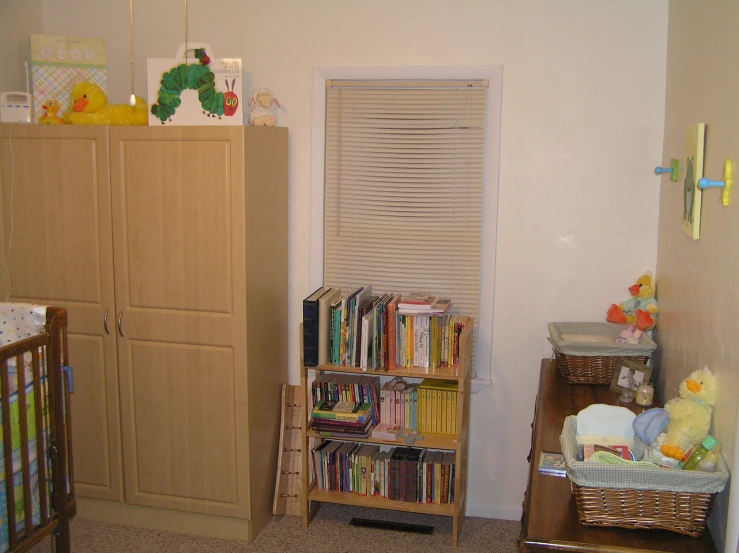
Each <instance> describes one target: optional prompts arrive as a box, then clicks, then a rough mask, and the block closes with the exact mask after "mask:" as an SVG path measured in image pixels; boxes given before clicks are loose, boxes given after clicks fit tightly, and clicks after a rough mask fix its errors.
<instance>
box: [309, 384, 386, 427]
mask: <svg viewBox="0 0 739 553" xmlns="http://www.w3.org/2000/svg"><path fill="white" fill-rule="evenodd" d="M311 396H312V400H313V405H314V406H315V405H316V404H317V403H318V402H319V401H321V400H330V401H333V402H337V401H351V402H355V403H360V404H362V403H369V404H370V405H372V421H373V423H375V424H377V423H378V422H379V420H380V377H379V376H370V375H363V374H337V373H328V372H324V373H321V374H319V375H318V376H317V377H316V378H315V379H314V380H313V382H312V384H311Z"/></svg>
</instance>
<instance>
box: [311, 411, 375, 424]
mask: <svg viewBox="0 0 739 553" xmlns="http://www.w3.org/2000/svg"><path fill="white" fill-rule="evenodd" d="M313 418H314V419H325V420H328V421H347V422H367V421H368V420H369V419H368V418H367V417H365V416H364V415H357V414H356V413H334V412H332V411H313Z"/></svg>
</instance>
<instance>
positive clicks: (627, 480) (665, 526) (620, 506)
mask: <svg viewBox="0 0 739 553" xmlns="http://www.w3.org/2000/svg"><path fill="white" fill-rule="evenodd" d="M576 432H577V417H574V416H570V417H567V418H566V419H565V423H564V427H563V428H562V436H561V438H560V441H561V443H562V454H563V455H564V456H565V464H566V465H567V477H568V478H569V479H570V480H571V482H572V492H573V494H574V495H575V505H576V506H577V516H578V519H579V520H580V522H581V523H582V524H583V525H585V526H618V527H620V528H629V529H635V530H640V529H653V530H669V531H671V532H677V533H678V534H685V535H688V536H693V537H697V536H700V535H701V534H702V533H703V531H704V530H705V529H706V520H707V519H708V515H709V514H710V513H711V508H712V507H713V502H714V499H715V497H716V494H717V493H718V492H720V491H721V490H723V489H724V487H725V486H726V483H727V481H728V478H729V474H728V467H727V466H726V462H725V461H724V460H723V459H721V461H720V463H719V467H718V469H717V471H716V472H715V473H705V472H699V471H694V470H690V471H681V470H675V469H661V468H641V467H631V466H624V465H598V464H597V463H592V462H587V461H586V462H583V461H577V458H576V455H577V443H576V439H575V435H576ZM645 448H646V446H645V444H644V443H643V442H641V440H639V439H638V438H635V447H634V450H633V452H634V456H635V458H636V459H641V458H642V456H643V454H644V451H645Z"/></svg>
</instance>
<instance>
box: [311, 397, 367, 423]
mask: <svg viewBox="0 0 739 553" xmlns="http://www.w3.org/2000/svg"><path fill="white" fill-rule="evenodd" d="M311 413H312V415H313V418H314V419H326V420H338V421H356V422H367V421H370V420H371V419H372V405H371V404H369V403H359V402H354V401H333V400H323V399H322V400H321V401H319V402H318V403H317V404H316V405H315V407H313V411H312V412H311Z"/></svg>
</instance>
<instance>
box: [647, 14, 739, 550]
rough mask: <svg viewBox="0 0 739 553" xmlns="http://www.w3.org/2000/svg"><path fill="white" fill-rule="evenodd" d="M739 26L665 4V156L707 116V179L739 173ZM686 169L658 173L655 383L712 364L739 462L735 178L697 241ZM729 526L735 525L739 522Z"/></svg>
mask: <svg viewBox="0 0 739 553" xmlns="http://www.w3.org/2000/svg"><path fill="white" fill-rule="evenodd" d="M738 24H739V5H737V3H736V2H731V1H729V0H721V1H718V2H701V3H696V2H688V1H685V0H681V1H674V0H673V2H671V3H670V14H669V27H670V28H669V40H668V45H669V46H668V63H667V96H666V97H667V111H666V121H665V134H664V137H665V138H664V140H665V142H664V155H663V158H664V159H669V158H677V159H681V160H683V159H684V156H685V136H686V130H687V127H688V126H689V125H692V124H695V123H700V122H703V123H706V129H707V130H706V156H705V175H706V177H708V178H710V179H713V180H720V179H721V178H722V173H723V164H724V159H726V158H730V159H733V161H734V167H735V172H736V171H737V170H739V104H738V103H737V94H736V90H737V87H739V75H738V74H737V70H736V53H737V52H738V51H739V36H737V33H736V28H737V25H738ZM686 37H700V39H699V40H692V39H690V38H688V39H687V40H686ZM683 165H684V164H683ZM684 174H685V172H684V168H683V169H682V173H681V179H680V181H679V182H677V183H673V182H670V181H669V180H668V179H667V178H662V186H661V195H660V216H659V248H658V255H657V295H658V299H659V302H660V310H661V311H662V313H663V316H662V317H661V318H660V323H659V326H658V331H659V342H660V344H661V346H662V348H661V351H662V360H661V363H660V365H661V370H660V372H661V381H662V384H663V386H664V392H665V397H667V398H670V397H674V396H676V395H677V387H678V384H679V382H680V381H681V380H682V379H684V378H685V377H686V376H687V375H688V374H689V373H690V372H691V371H692V370H694V369H696V368H700V367H702V366H703V365H708V366H709V367H710V368H711V369H713V371H714V372H715V373H716V374H717V375H718V378H719V382H720V386H719V394H718V399H717V406H716V410H715V412H714V430H713V433H714V434H715V436H716V437H717V438H718V440H719V441H720V442H721V444H722V446H723V447H722V452H723V454H724V456H725V457H726V459H727V461H729V463H731V462H732V460H733V461H734V463H735V466H737V465H736V463H737V461H739V460H738V459H736V458H735V456H734V451H735V447H736V445H737V444H736V443H735V436H736V432H737V424H736V418H737V402H738V399H737V390H739V340H737V337H739V333H738V332H737V331H738V330H739V324H738V323H737V317H739V279H738V278H737V275H739V241H738V240H737V236H739V211H738V210H737V207H736V206H737V205H738V204H739V190H738V189H737V187H736V184H735V185H734V187H733V198H732V200H733V206H731V207H722V206H720V205H719V196H720V191H719V190H717V189H713V190H708V191H706V192H704V193H703V204H702V215H701V238H700V240H698V241H693V240H691V239H689V238H688V237H687V236H684V235H682V234H681V233H680V229H679V223H680V219H681V217H682V210H683V200H682V193H683V180H682V177H683V176H684ZM735 178H736V177H735ZM735 183H736V180H735ZM735 474H736V473H735ZM726 495H727V494H723V495H722V496H720V498H719V501H717V502H716V508H715V509H714V512H715V513H714V514H715V516H714V517H713V520H711V529H712V530H713V534H714V539H715V541H716V543H717V544H718V546H719V550H721V545H722V543H723V531H722V526H723V524H722V522H723V520H724V519H725V517H726ZM736 499H737V501H739V495H738V496H737V498H736ZM736 508H737V509H739V505H737V506H736ZM735 518H736V519H739V511H737V514H736V517H735ZM735 529H736V530H737V531H739V520H735ZM736 537H737V536H736V533H735V534H734V536H733V540H734V541H733V544H729V543H727V548H728V549H727V550H730V551H732V552H733V551H735V550H736V545H737V544H736Z"/></svg>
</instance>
